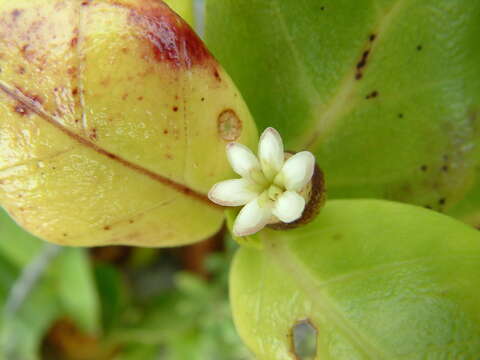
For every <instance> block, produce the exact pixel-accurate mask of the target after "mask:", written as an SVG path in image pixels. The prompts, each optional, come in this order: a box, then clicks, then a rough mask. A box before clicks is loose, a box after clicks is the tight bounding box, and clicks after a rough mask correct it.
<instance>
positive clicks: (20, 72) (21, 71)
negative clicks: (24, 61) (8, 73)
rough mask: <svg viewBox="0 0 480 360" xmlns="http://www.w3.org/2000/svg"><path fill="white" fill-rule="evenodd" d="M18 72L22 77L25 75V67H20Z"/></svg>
mask: <svg viewBox="0 0 480 360" xmlns="http://www.w3.org/2000/svg"><path fill="white" fill-rule="evenodd" d="M17 72H18V73H19V74H20V75H23V74H25V67H23V66H21V65H20V66H19V67H18V70H17Z"/></svg>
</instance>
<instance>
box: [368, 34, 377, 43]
mask: <svg viewBox="0 0 480 360" xmlns="http://www.w3.org/2000/svg"><path fill="white" fill-rule="evenodd" d="M376 38H377V35H376V34H370V36H369V37H368V40H370V42H373V41H374V40H375V39H376Z"/></svg>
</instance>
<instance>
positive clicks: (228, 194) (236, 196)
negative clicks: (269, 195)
mask: <svg viewBox="0 0 480 360" xmlns="http://www.w3.org/2000/svg"><path fill="white" fill-rule="evenodd" d="M257 196H258V193H257V192H255V191H254V189H253V188H252V183H251V182H250V181H248V180H245V179H233V180H225V181H222V182H219V183H217V184H215V185H213V187H212V188H211V189H210V191H209V193H208V198H209V199H210V200H211V201H213V202H214V203H216V204H218V205H222V206H240V205H245V204H246V203H248V202H249V201H251V200H253V199H254V198H255V197H257Z"/></svg>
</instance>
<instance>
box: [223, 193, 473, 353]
mask: <svg viewBox="0 0 480 360" xmlns="http://www.w3.org/2000/svg"><path fill="white" fill-rule="evenodd" d="M262 237H263V242H264V250H263V251H258V250H255V249H252V248H247V247H244V248H242V249H241V250H240V251H239V252H238V254H237V255H236V258H235V260H234V264H233V269H232V273H231V293H230V297H231V301H232V307H233V313H234V319H235V324H236V326H237V329H238V330H239V332H240V335H241V336H242V338H243V339H244V341H245V342H246V344H247V345H248V347H249V348H250V349H251V350H252V351H254V352H255V353H256V355H257V356H258V359H261V360H268V359H272V360H283V359H293V358H294V357H293V355H292V353H293V350H292V329H293V328H294V327H295V325H296V324H297V323H298V322H299V321H303V320H309V321H310V323H311V324H313V326H314V327H316V329H317V335H318V336H317V358H318V359H322V360H323V359H335V360H342V359H348V360H353V359H409V360H411V359H426V358H428V359H445V358H449V359H473V358H476V357H477V356H478V354H479V353H480V288H479V286H478V279H479V278H480V235H479V234H478V232H477V231H475V230H473V229H472V228H470V227H468V226H466V225H464V224H462V223H460V222H458V221H456V220H453V219H451V218H449V217H446V216H444V215H441V214H438V213H436V212H433V211H428V210H425V209H422V208H419V207H414V206H411V205H405V204H399V203H391V202H387V201H380V200H335V201H330V202H328V203H327V205H326V207H325V209H324V210H323V211H322V212H321V213H320V215H319V216H318V217H317V218H316V219H315V221H314V222H312V223H311V224H309V225H307V226H305V227H301V228H297V229H294V230H291V231H284V232H275V231H271V230H267V231H264V232H262Z"/></svg>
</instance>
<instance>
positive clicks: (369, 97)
mask: <svg viewBox="0 0 480 360" xmlns="http://www.w3.org/2000/svg"><path fill="white" fill-rule="evenodd" d="M377 96H378V91H377V90H374V91H372V92H371V93H370V94H368V95H367V96H365V99H373V98H376V97H377Z"/></svg>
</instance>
